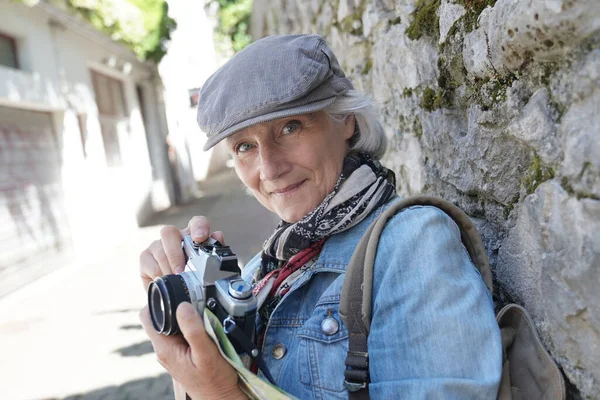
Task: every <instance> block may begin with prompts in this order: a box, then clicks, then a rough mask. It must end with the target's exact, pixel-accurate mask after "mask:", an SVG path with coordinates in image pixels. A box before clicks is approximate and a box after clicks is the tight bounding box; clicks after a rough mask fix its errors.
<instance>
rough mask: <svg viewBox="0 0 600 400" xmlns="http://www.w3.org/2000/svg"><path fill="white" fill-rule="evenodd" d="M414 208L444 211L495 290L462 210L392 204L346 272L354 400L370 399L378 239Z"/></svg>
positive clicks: (348, 376) (420, 201)
mask: <svg viewBox="0 0 600 400" xmlns="http://www.w3.org/2000/svg"><path fill="white" fill-rule="evenodd" d="M412 206H434V207H437V208H439V209H441V210H442V211H444V212H445V213H446V214H448V216H450V217H451V218H452V219H453V220H454V222H455V223H456V224H457V225H458V227H459V228H460V236H461V240H462V242H463V244H464V246H465V247H466V249H467V251H468V252H469V255H470V257H471V260H472V261H473V264H475V266H476V267H477V269H478V270H479V272H480V274H481V276H482V277H483V280H484V282H485V284H486V286H487V287H488V289H489V290H490V292H492V289H493V287H492V271H491V269H490V265H489V262H488V257H487V253H486V252H485V248H484V247H483V243H482V241H481V238H480V237H479V233H478V232H477V229H476V228H475V226H474V225H473V222H471V220H470V219H469V217H468V216H467V215H466V214H465V213H464V212H463V211H462V210H461V209H460V208H458V207H456V206H454V205H453V204H451V203H449V202H447V201H445V200H442V199H440V198H436V197H431V196H414V197H408V198H405V199H402V200H400V201H398V202H395V203H393V204H392V205H391V206H390V207H389V208H388V209H386V210H385V211H384V212H383V213H382V214H381V215H380V216H379V218H377V219H376V220H375V221H373V223H372V224H371V225H370V226H369V228H368V229H367V230H366V232H365V233H364V235H363V237H362V238H361V240H360V242H359V243H358V245H357V246H356V249H355V250H354V253H353V254H352V258H351V259H350V263H349V264H348V268H347V269H346V277H345V279H344V286H343V288H342V295H341V300H340V316H341V317H342V320H343V321H344V323H345V324H346V326H347V327H348V332H349V339H348V356H347V357H346V372H345V381H344V386H345V387H346V389H348V391H349V392H350V398H351V399H368V398H369V388H368V384H369V352H368V348H367V339H368V335H369V327H370V325H371V292H372V285H373V266H374V264H375V256H376V254H377V245H378V244H379V237H380V236H381V232H382V231H383V229H384V228H385V225H386V223H387V222H388V221H389V220H390V219H391V218H393V217H394V215H396V214H397V213H399V212H400V211H402V210H403V209H405V208H407V207H412Z"/></svg>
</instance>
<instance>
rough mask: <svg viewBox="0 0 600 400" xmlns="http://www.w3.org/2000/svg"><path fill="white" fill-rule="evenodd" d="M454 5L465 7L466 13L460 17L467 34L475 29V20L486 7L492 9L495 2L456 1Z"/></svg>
mask: <svg viewBox="0 0 600 400" xmlns="http://www.w3.org/2000/svg"><path fill="white" fill-rule="evenodd" d="M456 3H457V4H460V5H462V6H463V7H465V10H466V13H465V15H463V17H461V20H462V21H461V23H462V25H463V26H464V29H465V33H468V32H471V31H473V30H475V29H476V28H477V20H478V19H479V16H480V15H481V13H482V12H483V10H485V9H486V7H488V6H489V7H493V6H494V4H496V0H456Z"/></svg>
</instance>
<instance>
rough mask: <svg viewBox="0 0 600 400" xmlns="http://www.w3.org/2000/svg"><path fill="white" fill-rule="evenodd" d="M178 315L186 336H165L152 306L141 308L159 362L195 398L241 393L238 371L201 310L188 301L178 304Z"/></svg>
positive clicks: (230, 397) (228, 395)
mask: <svg viewBox="0 0 600 400" xmlns="http://www.w3.org/2000/svg"><path fill="white" fill-rule="evenodd" d="M176 317H177V323H178V325H179V328H180V330H181V332H182V333H183V336H182V335H174V336H165V335H162V334H159V333H157V332H156V331H155V330H154V327H153V325H152V321H151V320H150V313H149V310H148V307H145V308H144V309H143V310H142V311H141V312H140V321H141V322H142V326H143V327H144V330H145V331H146V334H147V335H148V337H149V338H150V341H151V342H152V346H153V348H154V352H155V353H156V357H157V359H158V362H159V363H160V364H161V365H162V366H163V367H164V368H165V369H166V370H167V371H168V372H169V374H171V376H172V377H173V379H175V380H176V381H177V382H179V383H181V384H182V385H183V386H184V387H185V390H186V391H187V393H188V394H190V396H191V397H192V398H211V399H213V398H214V399H217V398H226V399H233V398H235V397H236V396H237V397H240V393H239V390H238V386H237V382H238V377H237V372H236V371H235V370H234V369H233V368H232V367H231V366H230V365H229V364H228V363H227V361H225V359H223V357H222V356H221V354H220V353H219V350H218V349H217V347H216V345H215V343H214V342H213V341H212V339H211V338H210V337H209V336H208V334H207V333H206V330H205V329H204V324H203V323H202V318H201V317H200V314H199V313H198V312H197V311H196V309H195V308H194V307H193V306H192V305H191V304H190V303H186V302H184V303H181V304H180V305H179V307H178V308H177V313H176Z"/></svg>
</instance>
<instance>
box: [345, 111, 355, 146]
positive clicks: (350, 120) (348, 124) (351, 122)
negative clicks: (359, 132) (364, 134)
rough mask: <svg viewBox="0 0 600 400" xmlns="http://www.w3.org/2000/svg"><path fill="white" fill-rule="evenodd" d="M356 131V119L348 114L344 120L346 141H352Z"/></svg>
mask: <svg viewBox="0 0 600 400" xmlns="http://www.w3.org/2000/svg"><path fill="white" fill-rule="evenodd" d="M355 129H356V119H355V118H354V114H348V115H346V117H345V118H344V139H346V140H350V138H351V137H352V136H354V131H355Z"/></svg>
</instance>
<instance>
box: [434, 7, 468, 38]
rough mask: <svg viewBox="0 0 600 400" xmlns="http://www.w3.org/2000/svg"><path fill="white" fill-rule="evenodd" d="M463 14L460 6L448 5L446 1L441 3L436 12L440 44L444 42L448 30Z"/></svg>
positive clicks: (463, 11) (463, 9) (462, 8)
mask: <svg viewBox="0 0 600 400" xmlns="http://www.w3.org/2000/svg"><path fill="white" fill-rule="evenodd" d="M465 12H466V11H465V8H464V7H463V6H461V5H460V4H454V3H450V2H449V1H448V0H443V1H442V2H441V4H440V7H439V8H438V11H437V14H438V16H439V18H440V41H439V43H440V44H442V43H444V42H445V41H446V35H448V31H450V28H452V25H454V23H455V22H456V20H457V19H459V18H460V17H462V16H463V15H465Z"/></svg>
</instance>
